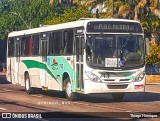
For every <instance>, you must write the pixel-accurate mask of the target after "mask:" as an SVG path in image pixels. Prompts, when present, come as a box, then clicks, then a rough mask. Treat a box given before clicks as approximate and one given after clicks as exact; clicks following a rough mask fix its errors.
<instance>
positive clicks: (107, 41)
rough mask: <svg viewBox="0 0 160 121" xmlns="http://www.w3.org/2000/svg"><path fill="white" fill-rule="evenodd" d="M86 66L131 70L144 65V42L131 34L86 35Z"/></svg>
mask: <svg viewBox="0 0 160 121" xmlns="http://www.w3.org/2000/svg"><path fill="white" fill-rule="evenodd" d="M86 59H87V63H88V65H90V66H92V67H102V68H105V67H106V68H131V67H136V66H141V65H143V64H144V40H143V36H142V35H133V34H120V35H114V34H110V35H108V34H101V35H99V34H88V35H87V45H86Z"/></svg>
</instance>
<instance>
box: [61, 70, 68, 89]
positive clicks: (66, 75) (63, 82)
mask: <svg viewBox="0 0 160 121" xmlns="http://www.w3.org/2000/svg"><path fill="white" fill-rule="evenodd" d="M68 77H69V78H70V76H69V74H68V73H67V72H64V73H63V76H62V90H63V91H64V90H65V80H66V79H67V78H68Z"/></svg>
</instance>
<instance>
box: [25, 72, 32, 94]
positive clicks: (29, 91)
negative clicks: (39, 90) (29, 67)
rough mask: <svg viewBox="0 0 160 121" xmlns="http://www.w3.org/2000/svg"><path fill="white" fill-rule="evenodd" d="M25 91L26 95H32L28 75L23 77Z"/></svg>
mask: <svg viewBox="0 0 160 121" xmlns="http://www.w3.org/2000/svg"><path fill="white" fill-rule="evenodd" d="M25 90H26V93H27V94H32V93H33V89H32V87H31V82H30V77H29V74H28V73H27V74H26V75H25Z"/></svg>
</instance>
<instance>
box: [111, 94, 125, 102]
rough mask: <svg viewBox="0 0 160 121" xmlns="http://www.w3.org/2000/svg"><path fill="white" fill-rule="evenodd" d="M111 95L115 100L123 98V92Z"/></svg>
mask: <svg viewBox="0 0 160 121" xmlns="http://www.w3.org/2000/svg"><path fill="white" fill-rule="evenodd" d="M112 97H113V99H114V100H115V101H122V100H123V98H124V93H114V94H112Z"/></svg>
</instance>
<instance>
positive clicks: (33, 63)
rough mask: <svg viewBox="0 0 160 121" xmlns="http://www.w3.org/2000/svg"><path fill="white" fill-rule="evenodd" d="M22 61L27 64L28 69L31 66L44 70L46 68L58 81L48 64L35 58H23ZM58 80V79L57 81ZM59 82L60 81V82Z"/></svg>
mask: <svg viewBox="0 0 160 121" xmlns="http://www.w3.org/2000/svg"><path fill="white" fill-rule="evenodd" d="M22 62H23V63H24V64H25V65H26V67H27V68H28V69H30V68H40V69H43V70H46V71H47V73H48V74H50V75H51V76H52V77H53V78H54V79H55V80H56V81H57V79H56V77H55V76H54V75H53V73H52V72H51V71H50V70H49V69H48V68H47V66H46V64H44V63H40V62H38V61H34V60H22ZM57 82H58V81H57ZM58 83H59V82H58Z"/></svg>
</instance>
